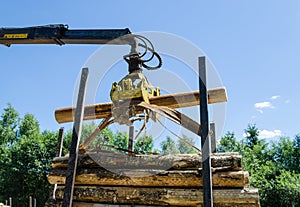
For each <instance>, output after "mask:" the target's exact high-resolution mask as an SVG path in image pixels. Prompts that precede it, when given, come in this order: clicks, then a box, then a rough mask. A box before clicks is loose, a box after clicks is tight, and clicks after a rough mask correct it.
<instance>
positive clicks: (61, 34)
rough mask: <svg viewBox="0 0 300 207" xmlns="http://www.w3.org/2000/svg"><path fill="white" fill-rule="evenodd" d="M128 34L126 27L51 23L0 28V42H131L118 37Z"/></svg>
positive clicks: (8, 44)
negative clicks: (75, 26) (92, 26)
mask: <svg viewBox="0 0 300 207" xmlns="http://www.w3.org/2000/svg"><path fill="white" fill-rule="evenodd" d="M128 34H131V32H130V30H129V29H128V28H125V29H86V30H82V29H80V30H70V29H69V28H68V26H67V25H63V24H51V25H45V26H35V27H24V28H0V44H3V45H6V46H10V45H12V44H57V45H64V44H107V43H108V44H132V43H133V42H132V39H131V38H120V37H122V36H125V35H128ZM117 38H118V39H117ZM115 39H117V40H115ZM112 40H114V41H112Z"/></svg>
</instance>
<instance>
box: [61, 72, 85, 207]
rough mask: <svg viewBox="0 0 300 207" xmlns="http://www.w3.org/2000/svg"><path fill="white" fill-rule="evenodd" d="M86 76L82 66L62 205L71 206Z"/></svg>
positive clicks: (63, 206)
mask: <svg viewBox="0 0 300 207" xmlns="http://www.w3.org/2000/svg"><path fill="white" fill-rule="evenodd" d="M87 78H88V68H83V69H82V73H81V80H80V85H79V91H78V98H77V104H76V110H75V120H74V125H73V134H72V142H71V147H70V155H69V160H68V169H67V175H66V184H65V189H64V198H63V203H62V207H72V201H73V191H74V182H75V176H76V170H77V161H78V151H79V142H80V136H81V130H82V120H83V114H84V100H85V91H86V84H87Z"/></svg>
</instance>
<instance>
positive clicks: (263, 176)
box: [217, 125, 300, 207]
mask: <svg viewBox="0 0 300 207" xmlns="http://www.w3.org/2000/svg"><path fill="white" fill-rule="evenodd" d="M217 150H218V151H219V152H239V153H241V154H242V155H243V165H244V169H245V170H248V171H249V173H250V181H251V182H250V183H251V186H252V187H255V188H258V189H259V194H260V201H261V206H263V207H274V206H276V207H288V206H291V207H299V206H300V135H296V136H295V137H293V138H289V137H281V138H279V139H278V140H276V141H271V142H269V141H267V140H266V139H260V138H259V130H258V129H257V127H256V126H255V125H249V126H248V128H247V129H246V130H245V137H243V138H240V139H237V138H236V137H235V134H234V133H233V132H227V133H226V134H225V136H224V137H222V139H221V140H220V143H219V145H218V147H217Z"/></svg>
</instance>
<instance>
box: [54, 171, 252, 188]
mask: <svg viewBox="0 0 300 207" xmlns="http://www.w3.org/2000/svg"><path fill="white" fill-rule="evenodd" d="M65 174H66V170H65V169H59V168H56V169H51V170H50V172H49V175H48V181H49V183H50V184H59V185H62V184H63V185H64V184H65V179H66V178H65ZM212 184H213V186H214V187H227V188H229V187H230V188H244V187H246V186H247V185H248V184H249V173H248V172H247V171H228V172H215V173H213V176H212ZM75 185H101V186H143V187H160V186H161V187H162V186H163V187H203V182H202V175H201V172H199V171H197V170H185V171H182V170H173V171H163V170H151V171H148V170H131V171H129V172H128V171H123V172H122V171H121V170H120V172H118V173H117V172H110V171H108V170H106V169H97V168H91V169H78V171H77V175H76V178H75Z"/></svg>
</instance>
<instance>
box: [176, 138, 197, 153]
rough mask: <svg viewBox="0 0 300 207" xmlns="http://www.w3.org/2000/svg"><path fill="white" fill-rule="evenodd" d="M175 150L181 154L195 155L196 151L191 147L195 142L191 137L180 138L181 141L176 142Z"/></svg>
mask: <svg viewBox="0 0 300 207" xmlns="http://www.w3.org/2000/svg"><path fill="white" fill-rule="evenodd" d="M176 145H177V148H178V150H179V153H181V154H196V153H197V152H198V151H197V150H196V149H195V148H193V147H192V146H194V145H195V140H194V139H193V138H192V137H188V136H186V135H183V136H182V139H178V140H177V144H176Z"/></svg>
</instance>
